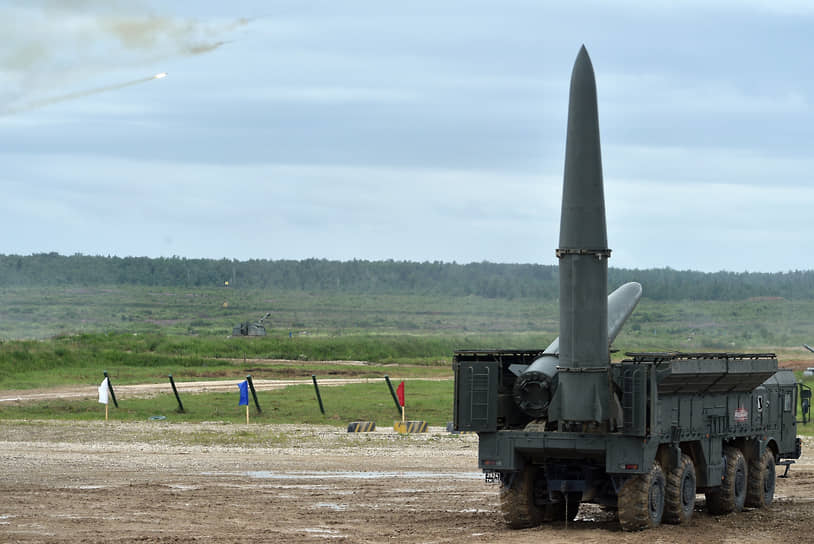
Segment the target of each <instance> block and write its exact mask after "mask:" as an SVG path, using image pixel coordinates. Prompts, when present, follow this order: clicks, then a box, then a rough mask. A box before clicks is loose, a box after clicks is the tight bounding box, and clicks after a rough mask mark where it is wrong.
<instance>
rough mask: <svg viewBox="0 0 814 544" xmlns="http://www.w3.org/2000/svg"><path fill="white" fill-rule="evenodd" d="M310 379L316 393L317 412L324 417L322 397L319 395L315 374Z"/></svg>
mask: <svg viewBox="0 0 814 544" xmlns="http://www.w3.org/2000/svg"><path fill="white" fill-rule="evenodd" d="M311 379H312V380H314V389H315V390H316V392H317V401H318V402H319V411H320V412H322V415H323V416H324V415H325V407H324V406H322V396H321V395H320V394H319V386H318V385H317V376H316V374H311Z"/></svg>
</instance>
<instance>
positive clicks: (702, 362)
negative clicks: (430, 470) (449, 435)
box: [453, 46, 811, 530]
mask: <svg viewBox="0 0 814 544" xmlns="http://www.w3.org/2000/svg"><path fill="white" fill-rule="evenodd" d="M610 256H611V250H610V249H608V242H607V232H606V226H605V200H604V188H603V181H602V164H601V153H600V145H599V121H598V112H597V105H596V83H595V80H594V72H593V66H592V64H591V61H590V58H589V57H588V53H587V51H586V50H585V47H584V46H583V47H582V49H581V50H580V52H579V54H578V55H577V60H576V62H575V63H574V69H573V71H572V74H571V89H570V96H569V109H568V128H567V138H566V146H565V172H564V178H563V191H562V214H561V217H560V239H559V248H558V249H557V250H556V257H557V259H558V261H559V283H560V285H559V313H560V336H559V338H557V339H556V340H555V341H554V342H552V343H551V345H549V346H548V347H547V348H545V349H539V350H459V351H456V352H455V355H454V358H453V369H454V372H455V400H454V402H455V405H454V426H455V429H457V430H459V431H473V432H477V433H478V436H479V447H478V463H479V466H480V468H481V469H483V470H484V471H485V472H486V475H487V479H491V480H493V481H496V482H499V483H500V485H501V492H500V501H501V511H502V513H503V517H504V519H505V520H506V522H507V524H508V525H509V526H510V527H514V528H520V527H529V526H532V525H536V524H539V523H542V522H545V521H554V520H566V521H567V520H572V519H574V517H575V516H576V515H577V511H578V509H579V505H580V503H582V502H592V503H598V504H600V505H603V506H605V507H606V508H610V509H614V510H616V511H617V513H618V516H619V522H620V524H621V525H622V528H623V529H626V530H638V529H644V528H648V527H654V526H657V525H659V524H660V523H661V522H662V521H664V522H667V523H683V522H686V521H688V520H689V519H690V518H691V516H692V515H693V511H694V508H695V500H696V495H697V494H698V493H704V494H705V495H706V506H707V509H708V510H709V511H710V512H713V513H716V514H723V513H728V512H732V511H737V510H741V509H742V508H743V507H744V506H750V507H761V506H765V505H767V504H769V503H771V502H772V499H773V497H774V486H775V471H776V468H775V467H776V464H777V463H781V464H786V466H787V467H788V463H791V462H793V460H794V459H796V458H798V457H799V456H800V453H801V452H800V449H801V448H800V440H799V439H798V438H797V433H796V430H797V427H796V425H797V423H796V412H797V401H798V399H797V392H798V390H797V385H796V383H795V379H794V375H793V373H792V372H791V371H788V370H779V369H778V364H777V358H776V357H775V356H774V354H771V353H679V352H666V353H627V354H626V358H624V359H623V360H622V361H621V362H611V355H610V354H611V348H612V344H613V341H614V339H615V338H616V335H617V334H618V333H619V331H620V329H621V328H622V326H623V325H624V322H625V321H626V320H627V318H628V316H629V315H630V314H631V312H633V310H634V308H635V306H636V304H637V303H638V301H639V298H640V297H641V294H642V286H641V285H639V284H638V283H635V282H631V283H629V284H625V285H623V286H621V287H620V288H619V289H617V290H616V291H614V292H613V293H611V294H610V296H607V288H608V285H607V266H608V265H607V263H608V259H609V258H610ZM804 392H805V393H806V394H807V396H808V399H809V402H810V394H811V393H810V390H808V391H804Z"/></svg>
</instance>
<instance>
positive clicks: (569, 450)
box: [453, 350, 800, 530]
mask: <svg viewBox="0 0 814 544" xmlns="http://www.w3.org/2000/svg"><path fill="white" fill-rule="evenodd" d="M543 352H544V350H493V351H488V350H468V351H466V350H461V351H457V352H455V357H454V363H453V366H454V372H455V405H454V421H455V427H456V429H457V430H460V431H474V432H477V433H478V436H479V439H480V440H479V442H480V443H479V450H478V463H479V467H480V468H481V469H483V470H484V471H485V472H486V473H487V476H489V477H490V478H491V479H494V480H496V481H499V482H500V485H501V487H502V489H501V495H500V500H501V511H502V514H503V516H504V519H505V520H506V522H507V524H508V525H509V526H510V527H513V528H522V527H529V526H532V525H537V524H539V523H542V522H544V521H556V520H573V519H574V517H575V516H576V515H577V511H578V508H579V504H580V502H592V503H597V504H600V505H603V506H605V507H608V508H611V509H618V515H619V521H620V523H621V525H622V527H623V528H624V529H628V530H636V529H642V528H647V527H654V526H657V525H659V524H660V523H661V522H662V520H663V521H664V522H667V523H683V522H686V521H688V520H689V519H690V517H691V516H692V514H693V510H694V508H695V500H696V493H704V494H705V495H706V505H707V509H708V510H709V511H710V512H712V513H715V514H723V513H728V512H732V511H738V510H741V509H742V508H743V507H744V506H750V507H761V506H765V505H767V504H770V503H771V502H772V498H773V495H774V485H775V464H776V463H782V462H783V460H784V459H796V458H798V457H799V456H800V439H799V438H797V435H796V430H797V427H796V413H797V410H796V407H797V400H798V399H797V387H796V381H795V379H794V375H793V373H792V372H791V371H790V370H778V368H777V359H776V358H775V356H774V355H773V354H770V353H757V354H736V353H628V354H627V358H626V359H624V360H623V361H622V362H620V363H613V364H610V365H608V367H607V368H606V369H604V370H603V371H602V372H601V374H602V377H603V379H604V380H607V384H608V389H609V398H610V399H611V404H612V406H613V409H612V417H611V418H609V420H608V421H607V422H606V423H605V424H604V425H602V426H601V427H599V428H592V426H591V425H581V426H578V427H579V428H577V427H575V426H573V425H568V424H565V423H563V422H559V421H551V420H548V419H547V417H546V416H547V415H548V413H547V412H546V413H545V414H543V415H542V416H538V417H532V416H530V415H528V414H527V413H525V412H523V411H522V410H521V409H520V408H519V407H518V406H517V402H516V400H515V384H516V383H517V381H518V375H517V371H518V368H522V367H527V366H529V365H531V363H533V362H534V361H536V360H538V359H540V358H541V357H545V355H543ZM562 370H563V369H560V372H561V371H562ZM554 394H556V387H555V388H554V391H553V392H552V396H553V395H554ZM574 400H575V401H577V400H578V399H574Z"/></svg>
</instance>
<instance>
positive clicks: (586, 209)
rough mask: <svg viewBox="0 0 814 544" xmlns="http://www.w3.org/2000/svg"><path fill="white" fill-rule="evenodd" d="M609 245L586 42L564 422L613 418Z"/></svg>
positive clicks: (570, 220) (570, 211) (565, 289)
mask: <svg viewBox="0 0 814 544" xmlns="http://www.w3.org/2000/svg"><path fill="white" fill-rule="evenodd" d="M608 257H610V249H608V237H607V229H606V226H605V195H604V190H603V183H602V156H601V151H600V144H599V115H598V111H597V100H596V81H595V79H594V70H593V65H592V64H591V59H590V58H589V57H588V52H587V51H586V50H585V47H584V46H583V47H582V48H581V49H580V51H579V54H578V55H577V59H576V61H575V62H574V68H573V71H572V72H571V90H570V94H569V104H568V129H567V136H566V144H565V169H564V174H563V191H562V212H561V216H560V243H559V249H557V258H558V259H559V272H560V357H559V362H560V364H559V387H558V388H557V391H556V392H555V395H554V398H553V399H552V402H551V410H550V419H552V420H557V421H559V422H560V428H561V429H565V428H570V426H572V425H574V426H577V427H578V426H579V425H580V424H590V423H593V424H597V425H598V424H601V423H602V422H603V421H606V420H607V419H608V413H609V410H608V396H609V395H608V390H609V386H608V374H607V369H608V365H609V363H610V355H609V352H608V299H607V282H608Z"/></svg>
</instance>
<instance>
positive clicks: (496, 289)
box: [0, 253, 814, 301]
mask: <svg viewBox="0 0 814 544" xmlns="http://www.w3.org/2000/svg"><path fill="white" fill-rule="evenodd" d="M227 281H228V282H229V286H230V287H232V288H238V289H240V288H251V289H280V290H286V291H292V290H293V291H308V292H314V293H354V294H421V295H444V296H468V295H474V296H481V297H486V298H502V299H514V298H540V299H544V300H554V299H556V298H557V297H558V295H559V279H558V269H557V267H556V266H554V265H539V264H506V263H490V262H481V263H469V264H458V263H455V262H452V263H445V262H410V261H392V260H388V261H364V260H353V261H331V260H326V259H305V260H300V261H295V260H265V259H251V260H247V261H238V260H229V259H187V258H183V257H169V258H167V257H159V258H150V257H111V256H107V257H105V256H90V255H81V254H77V255H70V256H65V255H59V254H57V253H40V254H34V255H26V256H22V255H0V287H1V288H9V287H36V286H43V287H45V286H84V287H92V286H102V285H142V286H167V287H171V286H176V287H216V286H223V285H225V282H227ZM628 281H638V282H640V283H641V284H642V285H643V286H644V293H643V296H644V297H645V298H649V299H652V300H663V301H669V300H745V299H749V298H755V297H778V298H784V299H789V300H811V299H814V270H802V271H792V272H775V273H765V272H697V271H691V270H674V269H671V268H658V269H648V270H637V269H622V268H609V270H608V288H609V290H610V289H615V288H616V287H618V286H619V285H621V284H623V283H625V282H628Z"/></svg>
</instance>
